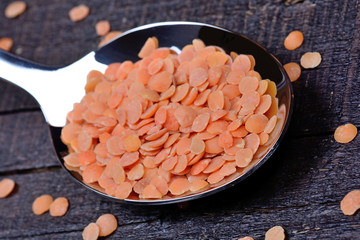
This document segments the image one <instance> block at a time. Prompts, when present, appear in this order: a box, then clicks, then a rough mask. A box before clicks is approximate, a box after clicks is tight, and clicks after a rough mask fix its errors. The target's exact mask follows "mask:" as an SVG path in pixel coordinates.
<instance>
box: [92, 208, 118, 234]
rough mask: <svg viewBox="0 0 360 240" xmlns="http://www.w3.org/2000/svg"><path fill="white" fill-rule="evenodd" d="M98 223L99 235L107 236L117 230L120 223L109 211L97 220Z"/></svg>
mask: <svg viewBox="0 0 360 240" xmlns="http://www.w3.org/2000/svg"><path fill="white" fill-rule="evenodd" d="M96 225H98V226H99V229H100V232H99V236H100V237H106V236H108V235H110V234H111V233H113V232H114V231H115V230H116V228H117V226H118V223H117V220H116V218H115V216H114V215H112V214H109V213H107V214H103V215H101V216H100V217H99V218H98V219H97V220H96Z"/></svg>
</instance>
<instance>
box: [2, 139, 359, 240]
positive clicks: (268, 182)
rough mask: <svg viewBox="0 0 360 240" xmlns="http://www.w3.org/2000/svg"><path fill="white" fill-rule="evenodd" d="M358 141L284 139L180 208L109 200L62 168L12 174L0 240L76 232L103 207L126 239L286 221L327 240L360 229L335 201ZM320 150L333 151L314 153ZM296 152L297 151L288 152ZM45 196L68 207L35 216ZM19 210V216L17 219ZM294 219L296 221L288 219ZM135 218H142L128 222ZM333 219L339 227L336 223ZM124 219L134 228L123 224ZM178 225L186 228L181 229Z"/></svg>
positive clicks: (352, 180)
mask: <svg viewBox="0 0 360 240" xmlns="http://www.w3.org/2000/svg"><path fill="white" fill-rule="evenodd" d="M288 142H289V144H288ZM299 143H301V144H299ZM358 144H359V140H357V141H355V142H352V143H350V144H348V145H340V144H338V143H334V141H333V140H332V138H331V137H314V138H306V139H295V140H290V139H286V142H285V144H284V145H283V146H282V147H281V149H280V151H278V152H277V153H276V155H275V156H274V158H272V159H271V160H270V161H269V162H268V163H267V164H266V165H265V166H263V167H262V168H261V169H259V171H258V172H256V173H255V174H254V175H252V176H251V177H250V178H249V179H247V180H246V181H245V182H243V183H240V184H239V185H237V186H236V187H234V188H232V189H229V190H227V191H225V192H222V193H219V194H216V195H214V196H211V197H208V198H205V199H201V200H197V201H194V202H190V203H189V204H188V205H187V204H185V205H184V206H185V210H184V209H179V208H177V207H176V206H160V207H140V206H128V205H122V204H118V203H113V202H109V201H107V200H104V199H102V198H100V197H98V196H96V195H95V194H93V193H91V192H89V191H88V190H86V189H84V188H82V187H80V186H79V185H77V184H76V183H74V182H73V181H72V180H71V179H70V178H69V177H68V175H67V174H66V173H65V171H63V170H53V171H45V172H41V173H37V172H34V173H28V174H20V175H11V176H10V177H12V178H13V179H14V180H15V181H16V182H17V183H18V186H19V187H18V190H17V192H16V193H15V194H14V195H13V196H12V197H10V198H8V199H4V200H2V201H0V208H1V209H4V210H3V211H2V212H1V215H0V216H1V217H0V220H1V218H2V219H3V220H4V221H0V229H6V231H4V232H2V233H1V231H0V238H1V236H3V237H5V236H18V237H20V236H33V235H36V236H37V235H39V234H40V235H44V234H45V236H47V234H49V235H50V236H51V235H52V234H53V235H54V236H55V235H56V234H57V232H62V233H64V232H67V231H69V230H71V231H81V229H82V228H83V226H85V225H86V224H87V223H89V222H91V221H94V219H96V218H97V216H99V214H100V213H104V212H111V213H113V214H115V215H116V216H117V217H118V218H119V224H120V225H121V228H120V229H119V230H118V231H119V233H117V234H116V235H114V237H115V236H130V239H131V238H133V237H135V236H137V234H138V236H140V237H141V236H143V235H145V234H150V233H151V234H153V235H152V236H153V237H155V236H157V235H158V234H160V233H166V232H169V234H170V233H171V234H172V235H170V236H168V235H163V236H164V239H165V238H166V237H170V238H173V237H179V238H191V236H194V238H200V237H203V238H205V235H208V236H209V238H211V239H212V238H216V237H219V238H226V239H228V238H230V237H233V236H238V235H241V234H253V235H254V234H255V236H257V237H260V236H261V234H263V233H264V231H265V230H266V229H267V228H269V227H271V225H274V224H280V225H284V227H285V228H286V229H287V230H288V231H289V232H288V233H289V235H292V236H295V235H296V234H302V233H301V232H303V231H306V232H307V230H309V231H308V232H313V233H312V235H311V234H310V235H307V234H305V235H302V236H304V237H305V236H306V239H312V237H315V236H322V237H324V239H326V236H327V235H326V234H325V233H326V231H328V229H330V228H334V230H332V234H334V233H336V234H340V232H341V231H342V233H341V234H340V235H338V236H342V237H345V236H356V235H354V234H359V233H360V228H359V225H358V221H359V219H360V215H359V214H356V215H355V216H352V217H349V216H344V215H343V214H342V213H341V211H340V208H339V202H340V200H341V199H342V197H343V196H344V195H345V194H346V193H347V192H348V191H350V190H352V189H356V188H358V186H359V185H360V180H359V179H360V178H359V172H360V171H359V166H358V164H357V163H356V162H355V161H354V157H352V156H353V155H354V153H356V151H357V148H356V146H358ZM299 145H301V146H299ZM319 146H320V147H319ZM300 148H302V149H300ZM318 148H321V149H330V150H329V151H328V152H325V153H324V152H323V153H316V152H317V151H316V149H318ZM301 150H302V152H303V154H302V155H294V154H293V153H294V152H299V151H301ZM39 183H41V184H39ZM29 189H31V191H29ZM43 193H52V194H53V195H54V196H66V197H68V198H69V200H70V202H71V211H69V213H68V214H67V215H66V216H65V217H64V218H59V219H52V218H50V217H49V216H47V215H46V216H41V217H35V216H33V215H32V213H31V201H32V200H33V199H34V198H35V197H36V196H39V195H40V194H43ZM19 213H24V216H23V217H22V218H21V220H20V222H19V215H18V214H19ZM85 213H86V214H85ZM158 218H159V219H158ZM5 219H6V221H5ZM157 219H158V220H157ZM291 219H297V220H296V221H295V220H294V221H293V222H292V221H290V220H291ZM155 220H156V221H155ZM14 221H16V222H17V224H15V222H14ZM41 222H46V224H47V225H44V224H41ZM136 222H142V223H141V224H139V225H137V224H133V223H136ZM25 223H26V226H29V225H30V226H31V229H32V230H31V231H30V230H29V231H27V232H26V233H22V232H20V231H18V226H21V225H25ZM335 223H340V225H339V224H338V225H337V226H335ZM1 224H3V225H1ZM127 224H131V225H129V226H122V225H127ZM243 224H245V225H243ZM302 224H305V226H302ZM182 225H185V226H186V227H185V228H182V227H181V226H182ZM143 226H144V227H145V230H141V231H135V232H133V233H131V229H132V228H137V227H138V228H139V229H140V228H142V227H143ZM190 226H192V227H190ZM242 226H243V227H242ZM245 226H246V227H245ZM306 227H308V228H309V229H308V228H306ZM247 228H248V230H246V231H248V233H247V232H246V231H245V229H247ZM317 228H320V229H321V231H320V230H317ZM150 229H152V230H150ZM171 229H174V230H173V232H172V231H170V230H171ZM176 229H178V230H176ZM206 229H207V230H206ZM211 229H216V230H214V231H213V230H211ZM229 229H232V230H231V231H230V230H229ZM123 231H124V232H123ZM298 232H300V233H298ZM320 233H321V234H320ZM24 234H28V235H24ZM64 234H65V233H64ZM119 234H120V235H119ZM122 234H124V235H122ZM131 234H133V235H131ZM131 236H132V237H131ZM150 236H151V235H150ZM340 239H342V238H340Z"/></svg>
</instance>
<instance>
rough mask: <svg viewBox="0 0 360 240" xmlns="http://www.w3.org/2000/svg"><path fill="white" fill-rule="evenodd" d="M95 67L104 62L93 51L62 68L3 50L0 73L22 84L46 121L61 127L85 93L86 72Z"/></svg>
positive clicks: (101, 67)
mask: <svg viewBox="0 0 360 240" xmlns="http://www.w3.org/2000/svg"><path fill="white" fill-rule="evenodd" d="M92 69H95V70H99V71H104V70H105V65H104V64H102V63H99V62H97V61H96V60H95V53H94V52H91V53H89V54H87V55H86V56H84V57H83V58H81V59H80V60H78V61H76V62H74V63H73V64H71V65H68V66H66V67H62V68H56V67H49V66H44V65H40V64H37V63H33V62H30V61H27V60H24V59H22V58H19V57H17V56H15V55H12V54H10V53H7V52H4V51H2V50H0V77H1V78H4V79H5V80H7V81H9V82H11V83H13V84H15V85H17V86H19V87H21V88H23V89H24V90H26V91H27V92H28V93H30V94H31V95H32V96H33V97H34V98H35V99H36V100H37V102H38V103H39V105H40V107H41V109H42V112H43V114H44V116H45V119H46V121H47V123H48V124H49V125H51V126H54V127H62V126H64V125H65V123H66V114H67V113H68V112H69V111H71V109H72V107H73V104H74V103H75V102H79V101H80V100H81V98H82V96H83V95H84V94H85V92H84V86H85V83H86V75H87V74H88V72H89V71H90V70H92Z"/></svg>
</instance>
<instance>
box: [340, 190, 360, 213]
mask: <svg viewBox="0 0 360 240" xmlns="http://www.w3.org/2000/svg"><path fill="white" fill-rule="evenodd" d="M359 208H360V190H352V191H351V192H349V193H348V194H346V195H345V197H344V198H343V199H342V200H341V202H340V209H341V211H342V212H343V214H345V215H354V213H355V212H356V211H357V210H358V209H359Z"/></svg>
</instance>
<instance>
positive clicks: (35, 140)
mask: <svg viewBox="0 0 360 240" xmlns="http://www.w3.org/2000/svg"><path fill="white" fill-rule="evenodd" d="M59 165H60V164H59V162H58V160H57V157H56V155H55V152H54V150H53V148H52V143H51V140H50V133H49V130H48V127H47V125H46V123H45V120H44V117H43V115H42V113H41V112H39V111H35V112H23V113H9V114H5V115H0V173H4V172H9V171H19V170H25V169H34V168H43V167H51V166H59Z"/></svg>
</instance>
